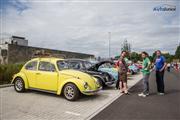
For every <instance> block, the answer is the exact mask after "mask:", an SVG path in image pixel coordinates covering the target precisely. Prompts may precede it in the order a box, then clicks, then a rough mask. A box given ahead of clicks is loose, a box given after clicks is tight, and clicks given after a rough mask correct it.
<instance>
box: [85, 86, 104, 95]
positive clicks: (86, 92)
mask: <svg viewBox="0 0 180 120" xmlns="http://www.w3.org/2000/svg"><path fill="white" fill-rule="evenodd" d="M100 90H102V87H100V88H98V89H97V90H85V91H83V93H85V94H94V93H97V92H98V91H100Z"/></svg>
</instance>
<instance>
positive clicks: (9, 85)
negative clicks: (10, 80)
mask: <svg viewBox="0 0 180 120" xmlns="http://www.w3.org/2000/svg"><path fill="white" fill-rule="evenodd" d="M11 86H13V84H4V85H0V88H5V87H11Z"/></svg>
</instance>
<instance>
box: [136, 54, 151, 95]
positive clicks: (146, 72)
mask: <svg viewBox="0 0 180 120" xmlns="http://www.w3.org/2000/svg"><path fill="white" fill-rule="evenodd" d="M141 56H142V58H143V68H142V70H141V72H142V73H143V83H144V90H143V92H142V93H140V94H138V96H140V97H146V96H148V95H149V76H150V66H151V62H150V60H149V58H148V53H146V52H142V53H141Z"/></svg>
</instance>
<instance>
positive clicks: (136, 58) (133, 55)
mask: <svg viewBox="0 0 180 120" xmlns="http://www.w3.org/2000/svg"><path fill="white" fill-rule="evenodd" d="M130 59H131V60H132V61H133V62H137V61H140V60H141V54H138V53H136V52H132V53H131V54H130Z"/></svg>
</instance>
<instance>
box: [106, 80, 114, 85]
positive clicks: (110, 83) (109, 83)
mask: <svg viewBox="0 0 180 120" xmlns="http://www.w3.org/2000/svg"><path fill="white" fill-rule="evenodd" d="M114 83H116V81H111V82H105V84H106V85H113V84H114Z"/></svg>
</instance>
